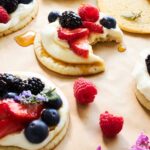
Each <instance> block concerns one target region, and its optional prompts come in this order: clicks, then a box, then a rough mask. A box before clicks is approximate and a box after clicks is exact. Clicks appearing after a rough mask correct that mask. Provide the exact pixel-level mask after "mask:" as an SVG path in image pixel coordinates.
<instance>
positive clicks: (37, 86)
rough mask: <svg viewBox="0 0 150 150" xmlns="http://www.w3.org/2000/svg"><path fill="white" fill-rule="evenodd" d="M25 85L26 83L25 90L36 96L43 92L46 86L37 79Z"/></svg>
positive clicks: (28, 80) (29, 80)
mask: <svg viewBox="0 0 150 150" xmlns="http://www.w3.org/2000/svg"><path fill="white" fill-rule="evenodd" d="M25 83H26V86H25V89H26V90H30V91H31V93H32V94H35V95H37V94H38V93H40V92H41V91H43V89H44V86H45V85H44V84H43V82H42V81H41V80H40V79H39V78H35V77H33V78H29V79H27V80H26V81H25Z"/></svg>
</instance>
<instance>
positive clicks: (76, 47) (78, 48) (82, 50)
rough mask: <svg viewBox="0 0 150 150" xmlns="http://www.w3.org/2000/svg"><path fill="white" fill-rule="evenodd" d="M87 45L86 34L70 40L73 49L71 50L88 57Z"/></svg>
mask: <svg viewBox="0 0 150 150" xmlns="http://www.w3.org/2000/svg"><path fill="white" fill-rule="evenodd" d="M89 46H90V45H89V44H88V37H87V36H85V37H83V38H80V39H77V40H75V41H72V42H70V47H71V49H72V50H73V52H74V53H76V54H77V55H79V56H81V57H84V58H87V57H88V54H89Z"/></svg>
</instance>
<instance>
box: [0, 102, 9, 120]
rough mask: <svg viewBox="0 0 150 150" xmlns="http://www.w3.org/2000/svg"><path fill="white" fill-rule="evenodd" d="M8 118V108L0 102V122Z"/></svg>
mask: <svg viewBox="0 0 150 150" xmlns="http://www.w3.org/2000/svg"><path fill="white" fill-rule="evenodd" d="M9 116H10V114H9V112H8V106H7V104H5V103H3V101H1V102H0V120H2V119H6V118H8V117H9Z"/></svg>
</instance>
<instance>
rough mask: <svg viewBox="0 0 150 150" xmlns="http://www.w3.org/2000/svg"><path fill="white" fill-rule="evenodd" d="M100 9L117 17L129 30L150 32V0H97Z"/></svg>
mask: <svg viewBox="0 0 150 150" xmlns="http://www.w3.org/2000/svg"><path fill="white" fill-rule="evenodd" d="M97 1H98V7H99V9H100V11H102V12H106V13H108V14H109V15H111V16H113V17H115V18H116V19H117V22H118V24H119V26H120V28H121V29H122V30H124V31H127V32H132V33H140V34H149V33H150V1H149V0H113V1H112V0H97Z"/></svg>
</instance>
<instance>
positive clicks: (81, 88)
mask: <svg viewBox="0 0 150 150" xmlns="http://www.w3.org/2000/svg"><path fill="white" fill-rule="evenodd" d="M73 89H74V96H75V98H76V100H77V102H78V103H80V104H88V103H91V102H93V101H94V99H95V95H96V94H97V89H96V87H95V86H94V85H93V83H91V82H90V81H88V80H86V79H84V78H79V79H77V80H76V81H75V83H74V87H73Z"/></svg>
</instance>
